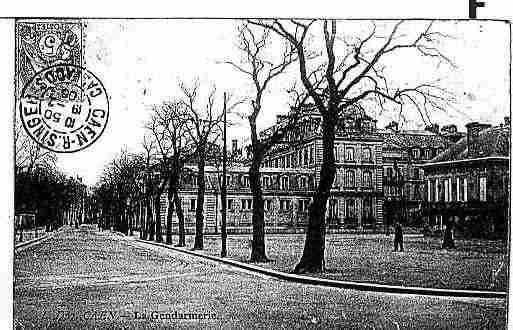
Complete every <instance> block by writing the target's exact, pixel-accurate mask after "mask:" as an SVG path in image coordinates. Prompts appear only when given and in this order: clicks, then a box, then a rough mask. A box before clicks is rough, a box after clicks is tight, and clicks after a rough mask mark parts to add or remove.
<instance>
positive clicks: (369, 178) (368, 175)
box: [363, 171, 372, 188]
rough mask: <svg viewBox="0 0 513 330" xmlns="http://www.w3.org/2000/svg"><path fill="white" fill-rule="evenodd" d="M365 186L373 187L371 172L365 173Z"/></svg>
mask: <svg viewBox="0 0 513 330" xmlns="http://www.w3.org/2000/svg"><path fill="white" fill-rule="evenodd" d="M363 186H364V187H367V188H369V187H372V173H371V172H370V171H365V172H363Z"/></svg>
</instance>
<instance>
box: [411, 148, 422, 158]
mask: <svg viewBox="0 0 513 330" xmlns="http://www.w3.org/2000/svg"><path fill="white" fill-rule="evenodd" d="M412 155H413V158H414V159H419V158H420V149H419V148H413V150H412Z"/></svg>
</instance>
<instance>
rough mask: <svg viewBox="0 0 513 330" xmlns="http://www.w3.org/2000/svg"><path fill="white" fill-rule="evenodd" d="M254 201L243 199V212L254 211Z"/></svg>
mask: <svg viewBox="0 0 513 330" xmlns="http://www.w3.org/2000/svg"><path fill="white" fill-rule="evenodd" d="M252 204H253V200H252V199H247V198H245V199H243V200H242V210H245V211H247V210H251V209H252Z"/></svg>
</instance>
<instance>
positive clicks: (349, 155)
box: [335, 147, 372, 162]
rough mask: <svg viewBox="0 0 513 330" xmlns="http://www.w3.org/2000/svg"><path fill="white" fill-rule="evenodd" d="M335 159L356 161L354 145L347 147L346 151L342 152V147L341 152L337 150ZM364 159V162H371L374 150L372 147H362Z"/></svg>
mask: <svg viewBox="0 0 513 330" xmlns="http://www.w3.org/2000/svg"><path fill="white" fill-rule="evenodd" d="M335 159H336V160H337V161H338V162H339V161H342V160H345V161H346V162H354V161H356V158H355V149H354V147H346V148H345V153H343V152H342V149H340V152H335ZM362 161H363V162H371V161H372V150H371V148H370V147H364V148H363V149H362Z"/></svg>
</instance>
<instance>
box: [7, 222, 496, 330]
mask: <svg viewBox="0 0 513 330" xmlns="http://www.w3.org/2000/svg"><path fill="white" fill-rule="evenodd" d="M14 272H15V284H14V316H15V324H17V325H20V326H22V327H23V328H36V329H43V328H59V329H62V328H64V329H83V328H92V329H95V328H96V329H141V328H230V329H233V328H239V329H248V328H273V329H274V328H278V329H279V328H323V329H324V328H345V329H404V328H410V329H426V328H430V329H431V328H451V329H454V328H461V329H500V328H505V318H506V302H505V301H504V300H500V299H487V300H485V299H463V298H458V299H456V298H437V297H422V296H409V295H392V294H382V293H370V292H358V291H353V290H343V289H335V288H325V287H316V286H310V285H301V284H294V283H288V282H284V281H280V280H275V279H270V278H267V277H264V276H260V275H254V274H250V273H246V272H242V271H240V270H238V269H234V268H230V267H228V266H225V265H219V264H216V263H213V262H210V261H205V260H203V259H200V258H197V257H193V256H188V255H183V254H180V253H178V252H172V251H170V250H167V249H164V248H160V247H153V246H148V245H146V244H144V243H137V242H134V241H133V240H130V239H128V238H125V237H122V236H119V235H117V234H114V233H110V232H98V231H95V230H94V229H92V228H88V227H81V228H80V229H79V230H74V229H66V230H63V231H60V232H57V233H56V234H55V235H54V237H53V238H51V239H49V240H47V241H44V242H43V243H41V244H38V245H35V246H31V247H28V248H25V249H22V250H21V251H17V252H16V254H15V260H14ZM152 317H155V318H156V319H152ZM200 317H201V318H202V319H199V318H200ZM20 328H21V327H20Z"/></svg>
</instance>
